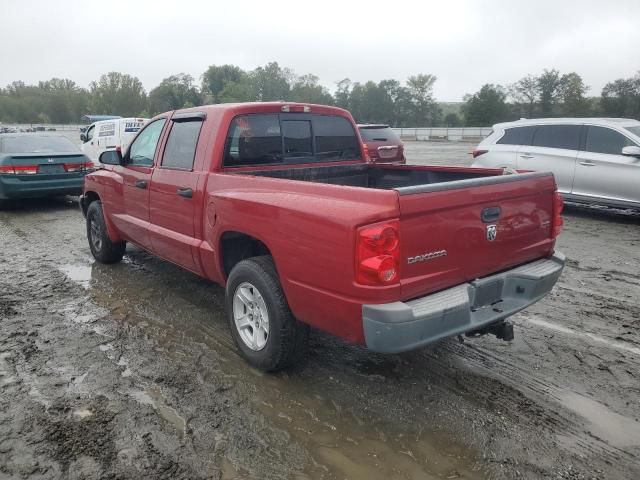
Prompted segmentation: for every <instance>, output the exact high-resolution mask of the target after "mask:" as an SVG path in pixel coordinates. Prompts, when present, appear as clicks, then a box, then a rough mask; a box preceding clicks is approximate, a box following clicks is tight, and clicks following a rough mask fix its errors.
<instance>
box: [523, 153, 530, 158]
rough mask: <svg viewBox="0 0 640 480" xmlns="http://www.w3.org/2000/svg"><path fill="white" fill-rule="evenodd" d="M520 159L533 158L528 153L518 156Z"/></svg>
mask: <svg viewBox="0 0 640 480" xmlns="http://www.w3.org/2000/svg"><path fill="white" fill-rule="evenodd" d="M520 158H533V155H529V154H528V153H524V154H522V155H520Z"/></svg>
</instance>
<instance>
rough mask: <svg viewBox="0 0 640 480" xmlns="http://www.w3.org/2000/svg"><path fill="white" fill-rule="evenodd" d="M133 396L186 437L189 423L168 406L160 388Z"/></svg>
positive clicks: (139, 392) (152, 388)
mask: <svg viewBox="0 0 640 480" xmlns="http://www.w3.org/2000/svg"><path fill="white" fill-rule="evenodd" d="M131 396H132V397H133V398H135V399H136V400H137V401H138V402H139V403H141V404H143V405H149V406H151V407H153V409H154V410H155V411H156V412H157V413H158V415H160V417H161V418H163V419H164V420H166V421H167V422H169V423H170V424H171V425H173V426H174V427H175V429H176V430H178V432H179V433H180V435H181V436H184V433H185V431H186V429H187V422H186V421H185V419H184V418H183V417H182V416H181V415H180V414H179V413H178V412H177V410H176V409H175V408H172V407H170V406H169V405H167V403H166V402H165V399H164V397H163V396H162V391H161V390H160V389H159V388H158V387H151V388H148V389H147V390H144V391H138V392H133V393H132V394H131Z"/></svg>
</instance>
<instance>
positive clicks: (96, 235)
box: [87, 201, 127, 263]
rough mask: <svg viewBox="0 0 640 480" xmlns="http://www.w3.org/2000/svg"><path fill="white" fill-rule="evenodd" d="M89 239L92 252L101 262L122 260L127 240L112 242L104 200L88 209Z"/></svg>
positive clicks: (93, 203)
mask: <svg viewBox="0 0 640 480" xmlns="http://www.w3.org/2000/svg"><path fill="white" fill-rule="evenodd" d="M87 239H88V240H89V248H90V249H91V254H92V255H93V257H94V258H95V259H96V260H97V261H99V262H100V263H116V262H119V261H120V260H122V257H123V255H124V251H125V248H126V246H127V245H126V243H125V242H112V241H111V238H109V233H108V232H107V225H106V223H105V221H104V213H103V212H102V202H100V201H95V202H92V203H91V204H90V205H89V208H88V209H87Z"/></svg>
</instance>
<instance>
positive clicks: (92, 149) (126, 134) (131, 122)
mask: <svg viewBox="0 0 640 480" xmlns="http://www.w3.org/2000/svg"><path fill="white" fill-rule="evenodd" d="M148 121H149V119H148V118H117V119H113V120H101V121H99V122H95V123H93V124H91V125H89V127H88V128H87V130H86V131H85V132H84V133H83V134H82V135H80V139H81V140H82V152H83V153H84V154H85V155H87V156H88V157H89V158H90V159H91V161H93V163H95V164H96V165H100V163H99V162H98V158H99V157H100V154H101V153H102V152H104V151H105V150H115V149H116V148H117V147H120V148H121V149H122V151H123V152H124V151H125V150H126V149H127V147H128V146H129V144H130V143H131V141H132V140H133V139H134V137H135V136H136V134H137V133H138V131H139V130H140V129H141V128H142V127H143V126H144V125H145V124H146V123H147V122H148Z"/></svg>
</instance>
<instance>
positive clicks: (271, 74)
mask: <svg viewBox="0 0 640 480" xmlns="http://www.w3.org/2000/svg"><path fill="white" fill-rule="evenodd" d="M249 78H250V79H251V83H252V84H253V87H254V89H255V92H256V96H257V98H256V100H258V101H261V102H268V101H274V100H288V99H289V98H290V93H291V83H292V81H293V78H294V74H293V72H292V71H291V70H289V69H288V68H281V67H280V65H278V62H270V63H267V64H266V65H265V66H264V67H258V68H256V69H255V70H253V71H252V72H250V73H249Z"/></svg>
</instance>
